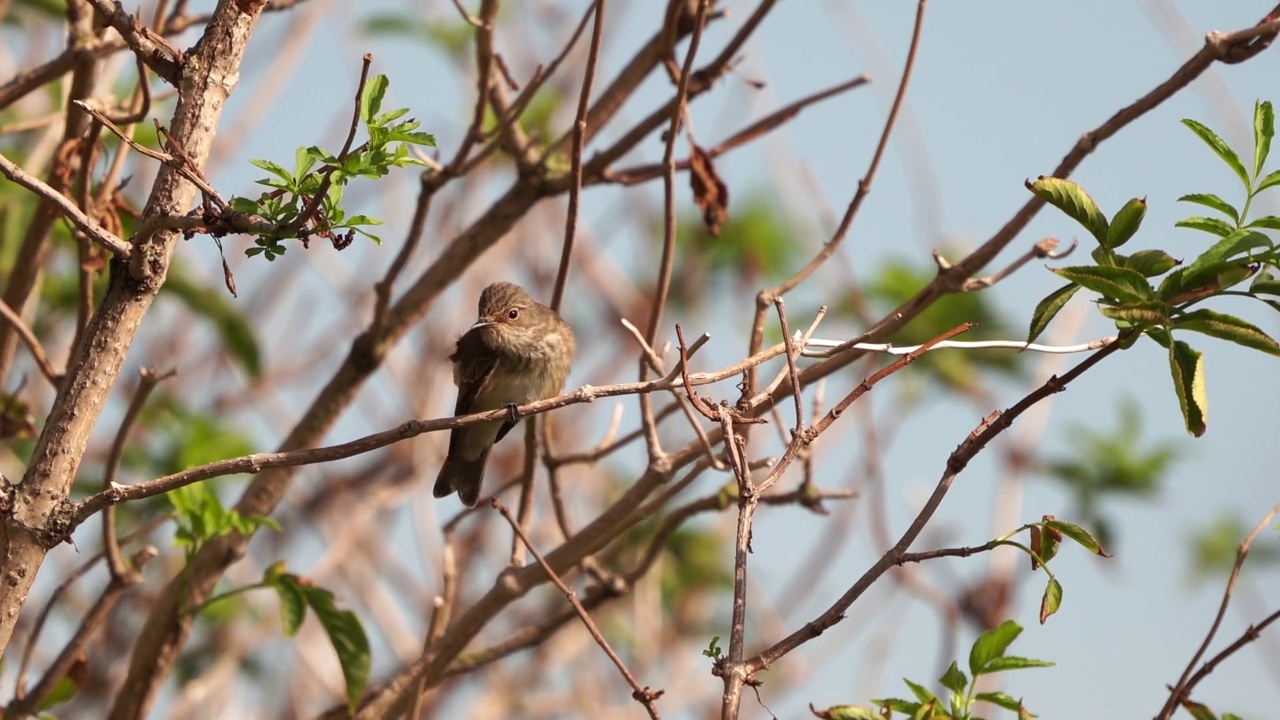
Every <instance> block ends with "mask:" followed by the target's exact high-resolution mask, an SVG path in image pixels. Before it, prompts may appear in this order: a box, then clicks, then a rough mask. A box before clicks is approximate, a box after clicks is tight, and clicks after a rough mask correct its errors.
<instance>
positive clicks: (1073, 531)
mask: <svg viewBox="0 0 1280 720" xmlns="http://www.w3.org/2000/svg"><path fill="white" fill-rule="evenodd" d="M1045 526H1046V527H1051V528H1053V529H1054V530H1057V531H1058V532H1060V533H1062V534H1063V535H1065V536H1067V537H1069V538H1071V539H1072V540H1075V541H1076V543H1078V544H1079V545H1080V546H1081V547H1083V548H1084V549H1085V550H1088V551H1089V552H1091V553H1093V554H1094V555H1101V556H1102V557H1111V555H1109V554H1108V553H1107V551H1106V550H1103V549H1102V543H1100V542H1098V540H1097V539H1096V538H1094V537H1093V535H1092V534H1090V533H1089V531H1088V530H1085V529H1084V528H1083V527H1080V526H1079V525H1076V524H1075V523H1069V522H1066V521H1065V520H1046V521H1045Z"/></svg>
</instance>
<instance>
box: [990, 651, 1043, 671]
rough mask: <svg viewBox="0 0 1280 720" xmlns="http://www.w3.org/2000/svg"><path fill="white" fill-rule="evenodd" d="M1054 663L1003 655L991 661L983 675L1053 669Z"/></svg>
mask: <svg viewBox="0 0 1280 720" xmlns="http://www.w3.org/2000/svg"><path fill="white" fill-rule="evenodd" d="M1055 664H1056V663H1052V662H1049V661H1048V660H1035V659H1033V658H1024V657H1016V656H1013V655H1005V656H1002V657H998V658H995V659H993V660H992V661H991V662H990V663H989V664H988V665H987V671H986V673H984V674H988V675H989V674H991V673H998V672H1004V671H1005V670H1024V669H1026V668H1038V667H1053V666H1054V665H1055Z"/></svg>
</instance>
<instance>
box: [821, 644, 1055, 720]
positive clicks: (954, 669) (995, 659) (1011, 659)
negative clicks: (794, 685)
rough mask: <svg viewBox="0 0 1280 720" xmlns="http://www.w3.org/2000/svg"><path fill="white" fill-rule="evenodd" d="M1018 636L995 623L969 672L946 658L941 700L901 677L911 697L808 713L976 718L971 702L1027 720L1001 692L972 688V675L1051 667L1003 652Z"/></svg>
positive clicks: (972, 656) (848, 718)
mask: <svg viewBox="0 0 1280 720" xmlns="http://www.w3.org/2000/svg"><path fill="white" fill-rule="evenodd" d="M1020 634H1022V627H1021V626H1019V625H1018V624H1017V623H1016V622H1014V621H1012V620H1006V621H1005V622H1003V623H1001V625H1000V626H999V627H996V628H992V629H991V630H988V631H986V632H984V633H982V634H981V635H979V636H978V639H977V640H976V641H975V642H974V643H973V647H972V648H970V650H969V663H968V669H969V672H968V673H967V674H966V673H965V672H964V671H963V670H961V669H960V666H959V664H958V663H956V662H952V663H951V666H950V667H948V668H947V671H946V672H945V673H943V674H942V677H941V678H939V679H938V682H939V683H940V684H941V685H942V687H943V688H945V689H947V690H949V691H950V695H949V696H948V698H947V700H946V701H943V700H942V699H941V698H939V697H938V696H937V695H936V694H934V693H933V691H931V690H929V688H927V687H925V686H924V685H921V684H919V683H914V682H912V681H910V680H907V679H906V678H903V682H904V683H906V685H907V687H908V688H909V689H910V690H911V695H912V697H913V699H910V700H907V699H903V698H884V699H881V700H872V701H871V702H873V703H875V704H876V706H877V708H878V709H874V710H873V709H870V708H865V707H858V706H854V705H840V706H836V707H831V708H827V709H826V710H823V711H814V714H815V715H817V716H818V717H821V718H825V719H826V720H888V719H889V718H892V717H893V716H894V713H902V714H903V715H905V716H907V717H909V718H912V720H980V717H979V716H977V715H974V714H973V709H974V705H976V704H977V703H979V702H985V703H990V704H992V705H995V706H997V707H1000V708H1004V709H1006V710H1010V711H1013V712H1016V713H1017V714H1018V715H1017V717H1018V720H1028V719H1029V718H1034V717H1036V715H1033V714H1032V713H1030V712H1028V711H1027V709H1026V708H1025V707H1023V705H1022V701H1021V700H1019V699H1017V698H1015V697H1013V696H1011V695H1009V694H1008V693H1005V692H1002V691H998V690H997V691H992V692H978V679H979V678H981V677H984V676H988V675H995V674H997V673H1002V672H1007V671H1009V670H1021V669H1024V668H1036V667H1053V663H1051V662H1048V661H1045V660H1035V659H1033V658H1026V657H1019V656H1017V655H1009V654H1007V652H1008V649H1009V646H1010V645H1011V644H1013V641H1014V640H1016V639H1017V638H1018V635H1020Z"/></svg>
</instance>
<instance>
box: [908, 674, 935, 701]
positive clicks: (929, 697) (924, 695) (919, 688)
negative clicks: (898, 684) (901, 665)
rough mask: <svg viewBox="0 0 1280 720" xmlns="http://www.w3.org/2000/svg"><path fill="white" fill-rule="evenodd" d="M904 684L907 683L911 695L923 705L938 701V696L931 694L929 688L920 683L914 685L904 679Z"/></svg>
mask: <svg viewBox="0 0 1280 720" xmlns="http://www.w3.org/2000/svg"><path fill="white" fill-rule="evenodd" d="M902 682H904V683H906V684H907V687H909V688H911V694H912V695H915V696H916V699H917V700H919V701H920V702H922V703H927V702H930V701H933V700H937V699H938V696H937V695H934V694H933V693H932V692H929V688H927V687H925V686H923V685H920V684H918V683H913V682H911V681H910V680H908V679H906V678H902Z"/></svg>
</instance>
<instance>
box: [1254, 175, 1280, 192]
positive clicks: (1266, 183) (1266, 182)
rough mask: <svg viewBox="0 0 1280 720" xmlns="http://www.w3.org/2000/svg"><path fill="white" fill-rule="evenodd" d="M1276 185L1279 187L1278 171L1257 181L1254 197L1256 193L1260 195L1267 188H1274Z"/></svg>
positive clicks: (1279, 177)
mask: <svg viewBox="0 0 1280 720" xmlns="http://www.w3.org/2000/svg"><path fill="white" fill-rule="evenodd" d="M1276 185H1280V170H1275V171H1273V172H1269V173H1267V176H1266V177H1264V178H1262V180H1260V181H1258V188H1257V189H1256V190H1254V191H1253V192H1254V194H1255V195H1256V194H1257V193H1260V192H1262V191H1263V190H1266V189H1267V188H1270V187H1275V186H1276Z"/></svg>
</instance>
